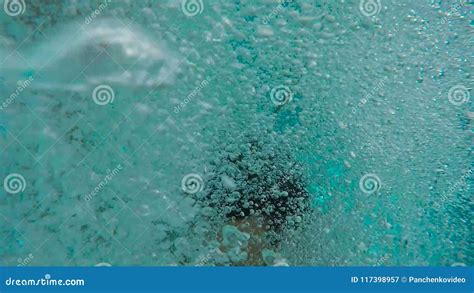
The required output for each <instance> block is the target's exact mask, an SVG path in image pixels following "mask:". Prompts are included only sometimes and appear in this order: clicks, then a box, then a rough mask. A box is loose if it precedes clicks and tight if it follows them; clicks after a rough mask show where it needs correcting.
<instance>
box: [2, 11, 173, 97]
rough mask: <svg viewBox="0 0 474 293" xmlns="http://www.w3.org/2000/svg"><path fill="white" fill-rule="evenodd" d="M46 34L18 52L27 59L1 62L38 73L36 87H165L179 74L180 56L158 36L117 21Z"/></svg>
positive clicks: (11, 67)
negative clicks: (99, 85) (41, 41)
mask: <svg viewBox="0 0 474 293" xmlns="http://www.w3.org/2000/svg"><path fill="white" fill-rule="evenodd" d="M47 36H48V38H45V39H44V41H43V43H40V44H34V43H33V44H32V45H31V47H33V48H31V49H30V50H26V51H25V52H21V55H22V56H25V59H26V60H28V61H27V62H25V61H22V60H18V59H17V58H14V57H10V58H8V59H7V61H6V63H5V64H4V66H5V67H6V68H7V69H9V70H11V71H13V72H15V71H20V72H22V71H23V72H24V71H26V70H33V71H34V72H37V73H39V74H40V76H41V79H38V82H36V83H35V87H42V88H48V89H56V88H60V89H68V90H79V91H80V90H88V89H90V85H91V84H92V85H97V84H102V83H107V84H111V85H124V86H127V87H151V88H153V87H158V86H166V85H171V84H173V83H174V81H175V79H176V76H177V75H178V74H179V72H180V68H179V66H180V58H179V56H178V55H177V54H176V53H175V52H174V51H173V52H171V51H170V49H169V48H168V46H167V45H166V44H164V41H163V40H162V39H161V38H159V37H155V36H152V35H151V34H149V33H147V32H145V31H144V30H143V29H142V28H141V27H138V26H134V25H126V24H124V23H123V22H121V21H118V20H114V19H102V20H99V19H98V20H95V21H94V23H93V24H90V25H86V26H85V25H83V24H78V23H75V24H70V25H67V26H64V27H61V28H60V29H58V31H57V32H55V31H51V32H50V33H47ZM13 55H14V54H13ZM13 55H12V56H13Z"/></svg>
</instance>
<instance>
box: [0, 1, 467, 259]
mask: <svg viewBox="0 0 474 293" xmlns="http://www.w3.org/2000/svg"><path fill="white" fill-rule="evenodd" d="M43 2H45V1H41V2H40V1H8V0H4V1H3V3H2V4H4V5H2V7H3V10H0V68H1V71H0V80H1V83H0V90H1V93H2V94H1V96H0V99H1V100H0V106H1V108H0V148H1V155H0V166H2V167H1V170H2V172H1V174H0V175H1V178H2V180H3V182H4V184H3V189H0V239H1V242H0V262H1V264H2V265H9V266H15V265H21V266H23V265H72V266H75V265H87V266H89V265H112V266H121V265H167V266H170V265H207V266H212V265H314V266H323V265H324V266H341V265H369V266H372V265H375V266H390V265H409V266H412V265H441V266H451V265H472V264H473V262H474V254H473V238H472V214H473V205H472V194H473V185H472V183H473V180H472V179H473V177H472V168H473V156H472V152H473V148H472V147H473V144H472V142H473V123H474V122H473V119H474V112H473V103H472V97H471V96H472V90H471V89H472V82H473V79H472V52H473V50H472V4H470V3H467V2H465V1H434V0H430V1H428V0H426V1H408V0H406V1H388V0H373V1H356V0H354V1H342V0H341V1H302V0H293V1H283V2H282V1H273V0H266V1H264V0H259V1H237V0H235V1H217V0H216V1H210V0H207V1H206V0H202V1H197V0H195V1H180V0H176V1H145V0H143V1H125V0H123V1H114V0H112V1H105V2H103V1H73V0H64V1H47V2H48V4H45V3H43Z"/></svg>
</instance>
